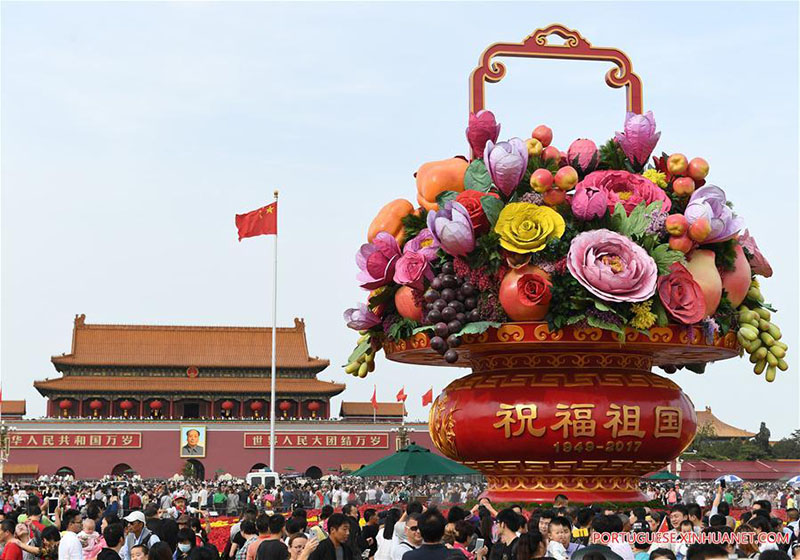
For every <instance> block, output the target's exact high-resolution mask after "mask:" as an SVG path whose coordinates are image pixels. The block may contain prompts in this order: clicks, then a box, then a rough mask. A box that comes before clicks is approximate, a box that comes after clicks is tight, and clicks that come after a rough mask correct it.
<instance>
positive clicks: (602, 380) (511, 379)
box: [446, 371, 680, 393]
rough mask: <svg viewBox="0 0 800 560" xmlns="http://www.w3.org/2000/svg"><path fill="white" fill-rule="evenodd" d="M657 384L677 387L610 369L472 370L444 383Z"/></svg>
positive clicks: (461, 386)
mask: <svg viewBox="0 0 800 560" xmlns="http://www.w3.org/2000/svg"><path fill="white" fill-rule="evenodd" d="M591 386H594V387H598V388H600V387H657V388H661V389H675V390H680V387H678V385H676V384H675V383H674V382H673V381H671V380H669V379H667V378H665V377H661V376H659V375H655V374H654V373H634V374H617V373H609V372H581V373H580V374H572V373H565V372H560V373H559V372H546V371H529V372H514V373H511V372H509V373H498V372H491V373H480V372H479V373H473V374H472V375H467V376H465V377H462V378H460V379H456V380H455V381H453V382H452V383H450V385H448V386H447V389H446V392H447V393H451V392H454V391H471V390H473V389H496V388H509V387H510V388H521V387H591Z"/></svg>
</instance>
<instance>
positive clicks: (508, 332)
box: [497, 323, 525, 342]
mask: <svg viewBox="0 0 800 560" xmlns="http://www.w3.org/2000/svg"><path fill="white" fill-rule="evenodd" d="M524 336H525V331H524V330H523V328H522V327H520V326H518V325H514V324H512V323H506V324H505V325H500V327H499V328H498V329H497V339H498V340H500V341H501V342H519V341H521V340H522V339H523V338H524Z"/></svg>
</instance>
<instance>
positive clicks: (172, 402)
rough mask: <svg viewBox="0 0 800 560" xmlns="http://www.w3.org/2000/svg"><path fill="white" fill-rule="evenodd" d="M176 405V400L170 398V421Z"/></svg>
mask: <svg viewBox="0 0 800 560" xmlns="http://www.w3.org/2000/svg"><path fill="white" fill-rule="evenodd" d="M174 405H175V399H174V398H172V397H170V398H169V419H170V420H172V411H173V406H174Z"/></svg>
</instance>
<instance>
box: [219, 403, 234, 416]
mask: <svg viewBox="0 0 800 560" xmlns="http://www.w3.org/2000/svg"><path fill="white" fill-rule="evenodd" d="M220 406H221V408H222V411H223V413H224V414H225V416H230V415H231V410H233V407H234V404H233V401H222V405H220Z"/></svg>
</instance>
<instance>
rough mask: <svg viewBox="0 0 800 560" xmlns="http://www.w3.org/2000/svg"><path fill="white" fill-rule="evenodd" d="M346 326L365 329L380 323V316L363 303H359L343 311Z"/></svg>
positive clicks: (358, 329)
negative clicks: (355, 306)
mask: <svg viewBox="0 0 800 560" xmlns="http://www.w3.org/2000/svg"><path fill="white" fill-rule="evenodd" d="M344 320H345V321H346V322H347V326H348V327H350V328H351V329H353V330H356V331H365V330H367V329H371V328H372V327H375V326H377V325H380V324H381V318H380V317H378V316H377V315H375V313H373V312H372V311H370V309H369V307H367V304H365V303H359V304H358V307H357V308H352V307H351V308H350V309H348V310H347V311H345V312H344Z"/></svg>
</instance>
